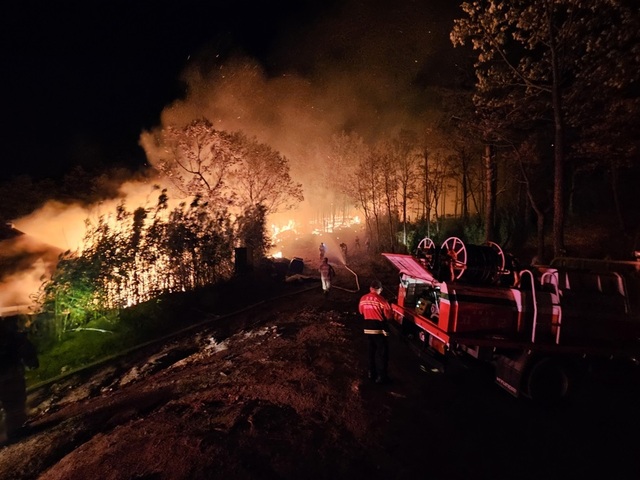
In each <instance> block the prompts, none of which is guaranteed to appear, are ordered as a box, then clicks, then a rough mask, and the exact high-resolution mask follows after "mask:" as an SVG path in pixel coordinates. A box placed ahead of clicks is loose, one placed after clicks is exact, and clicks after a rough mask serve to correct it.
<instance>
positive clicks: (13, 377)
mask: <svg viewBox="0 0 640 480" xmlns="http://www.w3.org/2000/svg"><path fill="white" fill-rule="evenodd" d="M17 320H18V319H17V317H6V318H0V409H1V410H4V434H5V435H6V438H7V439H8V440H11V439H12V438H13V437H15V436H16V435H17V434H18V433H19V432H20V430H21V429H22V427H23V425H24V424H25V422H26V421H27V412H26V402H27V391H26V383H25V378H24V370H25V367H26V368H38V366H39V362H38V355H37V351H36V348H35V346H34V345H33V344H32V343H31V342H30V341H29V340H28V338H27V336H26V334H25V333H23V332H21V331H20V330H19V328H18V322H17ZM1 416H2V415H0V418H1ZM1 427H2V425H1V424H0V436H2V433H3V432H2V430H3V429H2V428H1Z"/></svg>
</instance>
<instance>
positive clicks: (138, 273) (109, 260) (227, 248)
mask: <svg viewBox="0 0 640 480" xmlns="http://www.w3.org/2000/svg"><path fill="white" fill-rule="evenodd" d="M232 231H233V229H232V227H231V221H230V216H229V214H228V213H226V212H225V211H218V212H217V213H212V212H211V210H210V209H209V208H208V205H207V204H206V202H203V201H202V200H201V199H200V197H195V198H194V199H193V201H192V202H191V203H190V204H189V205H187V204H186V203H181V204H179V205H178V206H177V207H175V208H173V209H172V210H171V211H168V197H167V195H166V191H164V190H163V191H162V193H161V194H160V196H159V197H158V203H157V205H156V206H155V207H154V208H151V209H148V208H144V207H138V208H137V209H135V210H134V211H133V212H130V211H128V210H127V209H126V208H125V206H124V205H123V204H121V205H120V206H118V208H117V211H116V212H115V214H114V215H111V216H105V215H102V216H100V217H99V218H98V219H97V221H96V222H95V223H92V222H91V221H89V220H87V222H86V235H85V239H84V245H83V247H81V248H80V249H79V250H78V251H75V252H71V251H67V252H65V253H64V254H63V255H62V256H61V258H60V261H59V263H58V266H57V269H56V270H55V272H54V273H53V275H52V277H51V279H50V281H48V282H46V283H45V284H44V285H43V290H42V299H41V302H42V305H43V310H44V312H45V313H49V314H52V315H53V316H54V317H55V319H56V324H57V328H56V329H57V331H58V332H59V333H60V332H62V331H66V330H69V329H74V328H82V327H83V326H84V325H86V323H87V322H89V321H90V320H92V319H95V318H97V317H100V316H102V317H104V316H109V315H112V314H113V312H117V310H118V309H121V308H124V307H128V306H131V305H135V304H138V303H142V302H145V301H148V300H151V299H153V298H157V297H158V296H160V295H163V294H167V293H173V292H182V291H189V290H193V289H195V288H198V287H202V286H205V285H209V284H212V283H216V282H218V281H220V280H224V279H227V278H229V277H230V275H231V273H232V272H233V265H232V252H233V235H232Z"/></svg>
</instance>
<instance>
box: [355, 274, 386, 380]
mask: <svg viewBox="0 0 640 480" xmlns="http://www.w3.org/2000/svg"><path fill="white" fill-rule="evenodd" d="M381 293H382V284H381V283H380V281H378V280H374V281H373V282H371V285H370V286H369V293H366V294H365V295H363V296H362V298H361V299H360V303H359V305H358V311H359V312H360V314H361V315H362V316H363V317H364V333H365V336H366V337H367V342H368V344H369V372H368V377H369V379H370V380H373V381H375V383H388V382H389V381H390V379H389V376H388V374H387V369H388V364H389V342H388V339H387V337H388V335H389V325H388V321H389V320H391V315H392V310H391V305H390V304H389V302H388V301H387V300H386V299H385V298H384V297H383V296H382V295H381Z"/></svg>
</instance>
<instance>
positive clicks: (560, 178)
mask: <svg viewBox="0 0 640 480" xmlns="http://www.w3.org/2000/svg"><path fill="white" fill-rule="evenodd" d="M548 18H549V25H548V28H549V41H550V45H549V48H550V50H551V71H552V75H553V85H552V90H551V101H552V105H553V122H554V137H555V138H554V141H555V143H554V151H553V153H554V169H553V173H554V181H553V254H554V255H555V256H557V257H559V256H562V255H564V253H565V248H564V118H563V114H562V92H561V88H560V70H559V67H558V52H557V46H556V38H555V33H554V28H553V14H552V13H551V12H549V15H548Z"/></svg>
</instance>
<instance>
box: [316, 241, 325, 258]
mask: <svg viewBox="0 0 640 480" xmlns="http://www.w3.org/2000/svg"><path fill="white" fill-rule="evenodd" d="M318 250H319V251H320V261H322V259H323V258H324V256H325V255H326V254H327V246H326V245H325V244H324V242H320V246H319V247H318Z"/></svg>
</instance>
